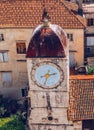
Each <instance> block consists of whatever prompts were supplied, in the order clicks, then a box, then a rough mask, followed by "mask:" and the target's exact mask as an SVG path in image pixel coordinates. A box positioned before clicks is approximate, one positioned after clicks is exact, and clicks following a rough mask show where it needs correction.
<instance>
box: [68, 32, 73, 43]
mask: <svg viewBox="0 0 94 130" xmlns="http://www.w3.org/2000/svg"><path fill="white" fill-rule="evenodd" d="M67 37H68V39H69V41H71V42H73V41H74V38H73V33H67Z"/></svg>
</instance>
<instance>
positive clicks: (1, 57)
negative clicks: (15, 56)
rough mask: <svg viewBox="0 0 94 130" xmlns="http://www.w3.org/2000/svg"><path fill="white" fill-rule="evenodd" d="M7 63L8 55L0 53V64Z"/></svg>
mask: <svg viewBox="0 0 94 130" xmlns="http://www.w3.org/2000/svg"><path fill="white" fill-rule="evenodd" d="M7 61H8V53H7V52H0V62H7Z"/></svg>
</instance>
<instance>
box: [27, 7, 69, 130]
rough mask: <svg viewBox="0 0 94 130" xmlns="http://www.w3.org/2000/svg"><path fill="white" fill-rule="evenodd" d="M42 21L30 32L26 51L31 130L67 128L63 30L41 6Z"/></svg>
mask: <svg viewBox="0 0 94 130" xmlns="http://www.w3.org/2000/svg"><path fill="white" fill-rule="evenodd" d="M42 21H43V24H42V25H39V26H38V27H36V29H35V30H34V31H33V34H32V38H31V40H30V43H29V46H28V50H27V68H28V76H29V86H30V87H29V95H28V96H29V97H30V106H29V117H28V124H29V128H30V130H65V128H66V126H68V129H67V130H70V126H69V124H68V118H67V110H68V104H69V60H68V44H67V36H66V33H65V32H64V30H63V29H62V28H61V27H60V26H58V25H54V24H50V22H49V16H48V15H47V12H46V10H45V9H44V14H43V17H42Z"/></svg>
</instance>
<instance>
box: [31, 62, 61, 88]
mask: <svg viewBox="0 0 94 130" xmlns="http://www.w3.org/2000/svg"><path fill="white" fill-rule="evenodd" d="M31 77H32V79H33V81H34V82H35V83H36V84H37V85H38V86H40V87H43V88H53V87H57V86H58V85H59V84H60V83H61V82H62V81H63V79H64V75H63V71H62V70H61V68H60V67H59V66H57V65H55V64H53V63H50V62H49V63H48V62H47V63H40V64H38V65H36V66H35V67H34V68H33V70H32V72H31Z"/></svg>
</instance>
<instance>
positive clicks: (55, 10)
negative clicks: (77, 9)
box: [0, 0, 85, 29]
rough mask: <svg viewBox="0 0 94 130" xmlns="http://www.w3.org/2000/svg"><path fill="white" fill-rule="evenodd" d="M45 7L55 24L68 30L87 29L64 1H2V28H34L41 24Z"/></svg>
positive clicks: (0, 12) (0, 9) (0, 20)
mask: <svg viewBox="0 0 94 130" xmlns="http://www.w3.org/2000/svg"><path fill="white" fill-rule="evenodd" d="M44 7H45V8H46V9H47V11H48V14H49V16H50V18H51V22H52V23H53V24H58V25H59V26H61V27H62V28H67V29H68V28H69V29H70V28H84V27H85V26H84V24H83V23H82V22H81V21H80V20H79V19H78V18H77V17H76V15H74V14H73V12H71V10H70V9H69V8H68V6H66V5H65V3H64V0H63V1H62V0H58V1H56V0H45V2H43V0H0V28H4V27H5V28H8V27H9V28H10V27H30V28H34V27H35V26H37V25H38V24H40V23H41V19H42V18H41V17H42V13H43V9H44Z"/></svg>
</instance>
